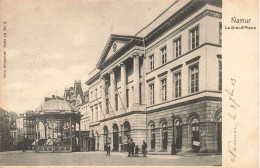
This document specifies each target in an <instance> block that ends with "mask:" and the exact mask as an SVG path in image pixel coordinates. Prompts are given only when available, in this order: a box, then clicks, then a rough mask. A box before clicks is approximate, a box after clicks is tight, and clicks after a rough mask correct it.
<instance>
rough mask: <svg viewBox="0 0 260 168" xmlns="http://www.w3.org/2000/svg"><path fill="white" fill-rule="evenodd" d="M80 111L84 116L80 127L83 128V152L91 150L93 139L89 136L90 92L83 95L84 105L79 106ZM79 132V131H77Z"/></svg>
mask: <svg viewBox="0 0 260 168" xmlns="http://www.w3.org/2000/svg"><path fill="white" fill-rule="evenodd" d="M78 109H79V112H80V114H81V115H82V117H81V121H80V123H81V124H80V126H81V137H82V141H81V142H82V144H81V147H82V149H83V150H87V151H89V150H91V148H90V144H91V139H90V136H89V132H90V131H89V124H90V116H89V92H88V91H85V92H84V93H83V103H82V104H80V105H78ZM77 130H79V129H77Z"/></svg>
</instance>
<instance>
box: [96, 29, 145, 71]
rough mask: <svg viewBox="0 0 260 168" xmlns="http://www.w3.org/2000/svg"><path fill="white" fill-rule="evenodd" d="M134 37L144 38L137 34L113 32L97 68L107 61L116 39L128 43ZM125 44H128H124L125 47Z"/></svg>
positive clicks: (137, 38)
mask: <svg viewBox="0 0 260 168" xmlns="http://www.w3.org/2000/svg"><path fill="white" fill-rule="evenodd" d="M133 39H136V40H142V39H140V38H139V37H135V36H125V35H118V34H111V35H110V37H109V39H108V41H107V44H106V45H105V48H104V50H103V52H102V54H101V56H100V58H99V61H98V63H97V65H96V68H98V67H99V66H100V65H101V64H102V63H103V62H104V61H105V59H106V57H107V54H108V52H109V50H110V48H111V47H112V44H113V43H114V41H116V40H120V41H124V42H125V44H127V43H128V42H130V41H132V40H133ZM125 46H126V45H124V46H123V47H125ZM119 51H120V50H119ZM116 53H117V52H116Z"/></svg>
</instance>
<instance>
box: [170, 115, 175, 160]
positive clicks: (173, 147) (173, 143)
mask: <svg viewBox="0 0 260 168" xmlns="http://www.w3.org/2000/svg"><path fill="white" fill-rule="evenodd" d="M171 154H172V155H176V148H175V138H174V114H172V152H171Z"/></svg>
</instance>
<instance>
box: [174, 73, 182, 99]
mask: <svg viewBox="0 0 260 168" xmlns="http://www.w3.org/2000/svg"><path fill="white" fill-rule="evenodd" d="M174 92H175V93H174V96H175V98H178V97H181V72H178V73H175V74H174Z"/></svg>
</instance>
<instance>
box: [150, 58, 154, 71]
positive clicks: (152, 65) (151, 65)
mask: <svg viewBox="0 0 260 168" xmlns="http://www.w3.org/2000/svg"><path fill="white" fill-rule="evenodd" d="M149 62H150V71H151V70H153V69H154V55H151V56H149Z"/></svg>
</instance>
